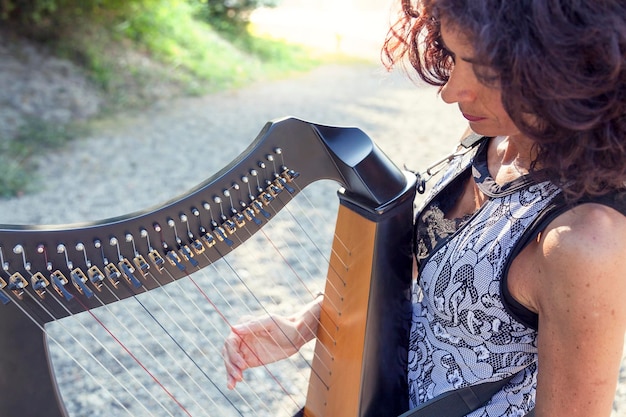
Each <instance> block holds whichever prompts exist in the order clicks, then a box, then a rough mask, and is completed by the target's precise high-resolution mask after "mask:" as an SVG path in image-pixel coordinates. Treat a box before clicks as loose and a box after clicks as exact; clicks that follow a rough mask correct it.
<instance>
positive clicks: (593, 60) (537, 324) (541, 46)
mask: <svg viewBox="0 0 626 417" xmlns="http://www.w3.org/2000/svg"><path fill="white" fill-rule="evenodd" d="M384 57H385V58H386V64H387V65H388V66H389V67H391V66H393V65H394V64H396V63H398V62H400V60H401V59H402V58H403V57H408V59H409V62H410V63H411V65H412V67H413V68H414V70H415V71H416V73H417V75H418V77H419V78H420V79H421V80H423V81H426V82H427V83H430V84H433V85H436V86H439V87H440V94H441V97H442V99H443V100H444V101H445V102H446V103H456V104H457V105H458V106H459V109H460V111H461V112H462V113H463V115H464V116H465V118H466V119H467V120H468V121H469V127H470V128H471V130H472V131H474V132H475V133H477V134H479V135H482V136H485V139H484V140H482V141H481V143H480V144H479V145H478V146H477V149H476V151H475V152H474V153H473V154H472V157H471V158H460V159H456V160H454V161H452V162H451V164H450V167H449V169H448V171H447V172H446V173H445V174H444V176H443V178H442V179H441V181H440V182H439V183H438V184H437V185H436V186H435V187H434V189H433V190H432V191H431V195H430V197H429V198H428V199H427V202H426V203H425V206H424V207H423V208H422V209H421V210H420V211H419V212H418V214H417V217H416V241H415V242H416V243H415V256H416V261H417V262H416V264H417V265H418V271H419V275H418V276H417V279H416V285H415V289H414V292H413V303H414V304H413V305H414V307H413V319H412V329H411V337H410V346H409V358H408V359H409V369H408V375H409V390H410V393H409V395H410V399H411V404H410V406H411V407H415V406H417V405H419V404H421V403H424V402H426V401H428V400H429V399H431V398H434V397H436V396H437V395H439V394H441V393H443V392H446V391H449V390H453V389H456V388H458V387H461V386H466V385H474V384H477V383H481V382H485V381H492V380H496V379H502V378H505V377H509V376H512V377H513V378H512V379H511V380H510V382H509V383H508V384H507V385H506V386H505V387H504V388H502V389H501V390H500V391H499V392H498V393H496V394H495V395H494V396H493V397H492V398H491V400H489V401H488V402H487V403H486V404H484V405H483V406H482V407H480V408H479V409H478V410H476V411H474V412H472V413H471V414H469V416H471V417H478V416H491V417H494V416H503V415H516V416H521V415H525V414H527V413H529V412H530V411H531V410H533V409H534V411H535V415H536V416H537V417H543V416H550V417H558V416H568V417H574V416H584V417H594V416H597V417H601V416H602V417H606V416H609V415H610V412H611V405H612V401H613V398H614V395H615V388H616V382H617V378H618V371H619V364H620V359H621V355H622V349H623V342H624V332H625V329H626V302H624V300H625V299H626V298H625V297H626V277H625V276H624V271H626V256H625V254H626V238H625V237H626V217H625V216H624V214H622V213H621V212H620V210H623V212H625V213H626V204H623V201H624V200H622V199H623V197H624V195H626V194H622V192H623V191H624V187H625V184H626V5H625V4H624V2H623V1H622V0H602V1H582V0H518V1H511V0H420V1H417V2H410V1H408V0H407V1H403V2H402V15H401V18H400V20H399V21H398V23H397V24H396V25H395V26H394V27H393V28H392V29H391V30H390V34H389V36H388V39H387V42H386V44H385V48H384ZM554 207H557V208H558V209H557V210H556V211H554V212H553V213H555V214H554V215H552V217H546V218H545V219H546V220H545V221H544V223H543V224H542V226H541V227H539V228H535V227H534V226H533V225H534V224H535V222H536V221H538V219H542V218H543V216H544V214H545V213H548V212H549V210H551V209H552V208H554ZM529 237H530V238H529ZM319 308H320V304H319V300H317V301H316V302H313V303H311V304H310V305H308V306H305V308H304V309H303V310H302V311H301V312H300V313H298V314H295V315H293V316H292V317H287V318H286V317H280V318H277V319H278V320H279V321H276V318H274V319H259V320H252V321H250V322H248V323H246V324H245V325H242V326H240V327H237V328H236V329H234V332H233V334H231V336H230V337H229V339H228V340H227V342H226V344H225V348H224V358H225V363H226V369H227V372H228V380H229V382H228V384H229V387H231V388H232V387H233V386H234V385H235V384H236V382H237V381H240V380H241V378H242V372H243V370H245V369H246V368H248V367H250V366H256V365H259V364H260V363H265V362H268V361H271V360H276V359H280V358H281V357H284V356H285V355H287V354H290V353H293V351H295V350H296V349H297V348H299V347H300V346H301V345H302V344H303V343H305V342H306V341H307V340H309V339H310V338H312V337H313V335H314V330H315V327H316V323H317V317H318V316H319ZM281 345H282V346H284V347H285V348H286V349H287V351H286V352H284V351H283V350H282V347H281ZM251 351H254V352H251ZM283 352H284V353H283Z"/></svg>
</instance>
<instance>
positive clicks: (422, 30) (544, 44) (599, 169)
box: [382, 0, 626, 199]
mask: <svg viewBox="0 0 626 417" xmlns="http://www.w3.org/2000/svg"><path fill="white" fill-rule="evenodd" d="M441 19H446V21H450V22H451V23H452V24H453V25H454V26H455V27H456V28H458V29H460V30H461V31H462V32H463V33H464V34H465V35H466V36H467V37H468V39H469V40H470V41H471V42H472V45H473V47H474V50H475V58H476V59H477V61H478V62H481V63H483V65H480V66H475V72H476V75H477V77H478V79H479V80H481V82H483V83H486V84H494V85H497V86H498V88H500V89H501V93H502V102H503V105H504V108H505V110H506V111H507V113H508V114H509V116H510V117H511V119H512V120H513V122H514V123H515V124H516V126H517V127H518V128H519V129H520V131H521V132H523V133H524V134H525V135H527V136H528V137H530V138H531V139H533V140H534V141H535V143H536V148H537V151H538V152H537V155H538V156H537V159H536V160H535V161H534V162H533V165H532V167H531V172H532V173H533V174H535V175H537V176H538V177H542V178H543V179H549V180H551V181H554V182H555V183H557V184H559V185H560V186H561V187H562V188H563V190H564V191H565V193H566V195H567V196H568V197H569V198H570V199H578V198H580V197H583V196H585V195H587V196H589V195H601V194H604V193H607V192H609V191H612V190H616V189H623V188H624V186H625V182H626V1H624V0H593V1H586V0H417V1H415V0H414V1H411V0H402V12H401V14H400V18H399V20H398V22H397V23H396V24H395V25H394V26H392V27H391V29H390V31H389V33H388V35H387V39H386V41H385V45H384V47H383V54H382V55H383V62H384V64H385V65H386V66H387V67H388V68H391V67H393V66H394V64H396V63H400V62H402V59H403V58H405V57H406V58H408V61H409V63H410V64H411V66H412V67H413V68H414V69H415V70H416V71H417V75H418V76H419V78H421V79H422V80H423V81H425V82H427V83H429V84H431V85H435V86H440V87H441V86H443V85H445V83H446V82H447V81H448V77H449V73H450V70H451V68H452V65H453V62H452V60H451V59H450V57H449V56H448V53H447V51H446V49H445V47H444V45H443V43H442V40H441V33H440V21H441ZM494 74H496V76H495V78H494Z"/></svg>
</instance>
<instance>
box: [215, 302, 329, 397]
mask: <svg viewBox="0 0 626 417" xmlns="http://www.w3.org/2000/svg"><path fill="white" fill-rule="evenodd" d="M322 299H323V297H322V296H318V297H317V298H315V300H313V301H311V302H310V303H309V304H307V305H306V306H304V307H303V308H302V309H301V310H300V311H299V312H298V313H296V314H293V315H291V316H288V317H285V316H279V315H269V316H264V317H257V318H247V319H245V320H244V321H243V322H242V323H240V324H237V325H236V326H233V327H232V329H231V333H230V335H229V336H228V338H227V339H226V341H225V342H224V347H223V349H222V357H223V358H224V365H225V366H226V374H227V386H228V388H229V389H233V388H234V387H235V385H236V384H237V382H240V381H242V380H243V371H245V370H246V369H248V368H252V367H255V366H260V365H265V364H268V363H271V362H276V361H278V360H281V359H285V358H287V357H289V356H291V355H293V354H294V353H296V352H297V351H298V350H299V349H300V348H301V347H302V346H303V345H304V344H305V343H307V342H308V341H309V340H311V339H313V338H314V337H315V334H316V332H317V327H318V323H319V319H320V311H321V308H322Z"/></svg>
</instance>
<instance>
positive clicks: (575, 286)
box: [536, 204, 626, 310]
mask: <svg viewBox="0 0 626 417" xmlns="http://www.w3.org/2000/svg"><path fill="white" fill-rule="evenodd" d="M536 255H537V257H538V258H537V259H536V261H537V262H538V265H539V267H540V268H541V269H542V270H541V272H539V275H541V276H542V279H540V280H539V281H537V284H538V285H537V287H536V289H537V290H539V292H538V293H536V294H537V297H538V301H539V304H540V305H543V307H544V310H545V309H547V310H549V309H550V308H548V307H547V306H548V305H552V306H553V307H557V306H558V304H557V305H554V302H555V301H557V300H563V301H566V302H567V303H572V302H577V301H580V302H585V303H587V302H591V301H592V300H593V299H594V298H595V297H598V298H600V299H603V300H604V301H605V303H606V304H612V301H611V300H612V297H611V295H610V294H607V291H608V292H610V293H612V294H619V295H620V298H622V299H623V297H624V296H626V216H624V215H622V214H621V213H619V212H618V211H616V210H614V209H612V208H610V207H607V206H604V205H600V204H583V205H580V206H577V207H575V208H573V209H571V210H568V211H567V212H565V213H563V214H562V215H561V216H559V217H558V218H557V219H555V221H554V222H552V224H550V225H549V227H548V228H547V229H546V230H545V231H544V233H543V236H542V237H541V240H540V242H539V245H538V252H536ZM538 271H539V270H538ZM616 298H617V297H616ZM614 301H615V302H617V299H616V300H614ZM603 304H604V303H603Z"/></svg>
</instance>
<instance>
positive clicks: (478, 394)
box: [399, 375, 515, 417]
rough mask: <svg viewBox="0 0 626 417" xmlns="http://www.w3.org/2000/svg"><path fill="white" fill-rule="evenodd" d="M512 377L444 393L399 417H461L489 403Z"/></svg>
mask: <svg viewBox="0 0 626 417" xmlns="http://www.w3.org/2000/svg"><path fill="white" fill-rule="evenodd" d="M514 376H515V375H511V376H510V377H508V378H505V379H502V380H500V381H494V382H484V383H482V384H477V385H473V386H469V387H465V388H460V389H456V390H453V391H448V392H444V393H443V394H441V395H439V396H437V397H435V398H433V399H431V400H430V401H426V402H425V403H424V404H420V405H419V406H417V407H416V408H414V409H412V410H409V411H407V412H406V413H404V414H401V415H400V416H399V417H463V416H465V415H467V414H469V413H471V412H472V411H474V410H476V409H478V408H479V407H480V406H482V405H483V404H485V403H486V402H487V401H489V400H490V399H491V397H493V396H494V394H495V393H497V392H498V391H500V390H501V389H502V388H503V387H504V386H505V385H506V384H508V383H509V381H510V380H511V379H513V377H514Z"/></svg>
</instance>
